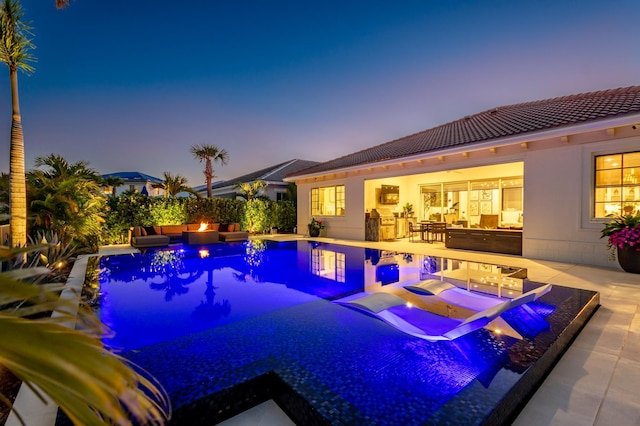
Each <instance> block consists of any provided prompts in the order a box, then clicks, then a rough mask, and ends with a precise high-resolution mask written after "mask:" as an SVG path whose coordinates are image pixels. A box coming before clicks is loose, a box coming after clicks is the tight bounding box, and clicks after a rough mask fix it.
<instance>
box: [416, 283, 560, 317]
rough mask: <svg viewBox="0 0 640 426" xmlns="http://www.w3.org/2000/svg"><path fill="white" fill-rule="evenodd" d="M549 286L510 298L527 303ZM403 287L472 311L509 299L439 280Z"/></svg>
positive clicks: (544, 292) (544, 291)
mask: <svg viewBox="0 0 640 426" xmlns="http://www.w3.org/2000/svg"><path fill="white" fill-rule="evenodd" d="M551 287H552V286H551V284H546V285H543V286H540V287H537V288H535V289H533V290H531V291H528V292H526V293H524V294H522V295H521V296H519V297H516V298H514V299H512V300H513V301H515V300H518V302H517V303H519V304H523V303H529V302H532V301H534V300H537V299H538V298H539V297H541V296H542V295H544V294H547V293H548V292H550V291H551ZM404 288H405V289H406V290H409V291H410V292H412V293H415V294H418V295H420V296H437V297H439V298H440V299H442V300H444V301H446V302H449V303H452V304H454V305H456V306H460V307H463V308H466V309H469V310H472V311H479V310H483V309H487V308H490V307H491V306H495V305H498V304H500V303H502V302H504V301H506V300H509V299H499V298H497V297H493V296H484V295H482V294H478V293H472V292H470V291H467V290H465V289H462V288H460V287H457V286H455V285H453V284H451V283H448V282H446V281H439V280H425V281H421V282H419V283H417V284H412V285H406V286H404Z"/></svg>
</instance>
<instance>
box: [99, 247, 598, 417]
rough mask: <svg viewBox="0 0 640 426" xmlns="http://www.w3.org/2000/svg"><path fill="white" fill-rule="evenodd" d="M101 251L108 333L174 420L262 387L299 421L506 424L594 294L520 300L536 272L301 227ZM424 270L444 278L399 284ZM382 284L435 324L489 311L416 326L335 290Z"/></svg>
mask: <svg viewBox="0 0 640 426" xmlns="http://www.w3.org/2000/svg"><path fill="white" fill-rule="evenodd" d="M99 266H100V285H101V294H102V296H101V299H100V308H99V311H98V312H99V315H100V318H101V320H102V321H103V322H104V323H105V324H106V325H107V326H108V327H109V328H110V329H111V330H112V331H113V332H114V333H113V334H112V335H110V336H109V337H108V338H105V343H106V344H108V345H109V346H111V347H113V348H116V349H117V350H118V351H119V352H120V353H121V354H122V355H123V356H124V357H125V358H127V359H129V360H131V361H133V362H134V363H135V364H137V365H139V366H140V367H142V368H144V369H145V370H146V371H148V372H149V373H150V374H152V375H153V376H154V377H155V378H156V379H157V380H158V381H159V382H160V383H161V384H162V386H164V388H165V389H166V390H167V392H168V394H169V397H170V399H171V403H172V406H173V417H172V420H171V422H170V424H176V425H183V424H189V425H196V424H214V423H217V422H221V421H223V420H225V419H228V418H230V417H232V416H234V415H236V414H238V413H240V412H242V411H245V410H247V409H249V408H251V407H253V406H255V405H258V404H260V403H262V402H264V401H266V400H270V399H272V400H274V401H275V402H276V403H277V404H278V405H279V406H280V407H281V408H282V409H283V410H284V412H285V413H287V415H289V416H290V417H291V419H292V420H293V421H294V422H296V423H297V424H304V425H316V424H318V425H355V424H357V425H369V424H372V425H373V424H375V425H425V424H429V425H431V424H436V425H437V424H443V425H444V424H447V425H457V424H460V425H481V424H492V425H495V424H508V423H509V422H511V421H512V420H513V419H514V418H515V416H517V414H518V413H519V412H520V410H521V409H522V407H523V405H524V404H525V403H526V402H527V400H528V399H529V397H530V396H531V394H532V393H533V392H534V391H535V389H536V387H537V386H538V385H539V384H540V383H541V381H542V380H543V379H544V377H545V375H546V374H547V373H548V371H549V370H550V369H551V368H552V366H553V365H554V363H555V362H556V361H557V359H558V358H559V357H560V356H561V355H562V353H563V352H564V350H565V349H566V347H567V346H568V345H569V344H570V343H571V341H572V340H573V338H574V337H575V336H576V335H577V333H578V332H579V331H580V329H581V328H582V327H583V326H584V324H585V323H586V322H587V321H588V319H589V318H590V316H591V315H592V314H593V312H595V310H596V309H597V307H598V305H599V303H598V302H599V294H598V293H597V292H593V291H587V290H579V289H573V288H567V287H561V286H557V285H552V286H550V291H548V288H547V289H546V290H545V292H544V294H543V293H540V294H539V295H537V296H536V298H535V300H534V299H531V298H528V299H527V301H526V303H521V304H516V303H514V302H513V301H514V300H519V299H518V298H519V297H521V296H522V295H525V297H526V295H528V294H530V293H531V292H533V291H536V289H538V291H539V290H541V287H542V286H543V285H544V284H547V283H536V282H531V281H530V280H528V279H527V275H526V274H527V271H526V270H524V269H520V268H514V267H510V266H509V265H492V264H483V263H476V262H469V261H464V260H456V259H447V258H440V257H433V256H426V255H417V254H411V253H401V252H392V251H384V250H377V249H367V248H361V247H352V246H347V245H338V244H330V243H318V242H310V241H305V240H298V241H287V242H274V241H266V240H255V239H254V240H249V241H246V242H238V243H218V244H211V245H203V246H197V245H195V246H193V245H190V246H186V245H184V246H182V245H177V246H170V247H169V248H163V249H150V250H147V251H145V252H144V253H140V254H132V255H117V256H103V257H101V258H100V262H99ZM430 280H431V281H430ZM425 282H427V283H432V284H436V285H438V284H439V283H438V282H440V283H442V282H446V283H450V284H453V285H451V286H449V287H448V288H446V289H445V290H446V291H442V292H434V295H430V294H429V293H428V292H427V293H419V292H414V291H409V290H408V289H407V288H405V287H407V286H412V285H414V286H415V285H421V284H424V283H425ZM441 290H442V289H441ZM449 292H452V293H458V296H456V297H457V298H452V297H447V296H446V293H449ZM381 293H383V294H384V296H382V297H383V298H394V299H393V300H399V299H398V298H401V299H403V300H401V301H402V302H403V306H401V308H402V309H404V310H406V309H407V307H410V308H411V309H414V311H412V312H417V313H420V314H422V315H429V316H430V317H432V318H439V319H441V320H442V322H443V324H444V323H446V322H447V321H449V322H452V321H453V323H454V324H459V323H463V322H464V321H465V319H468V318H476V317H478V315H477V313H478V312H481V311H482V312H485V311H484V309H485V308H486V306H489V311H490V312H492V314H491V315H489V316H484V315H482V314H480V315H479V317H480V318H481V319H483V321H482V322H477V321H471V322H469V321H467V322H466V323H465V324H463V325H469V324H472V325H476V326H473V327H465V328H464V329H463V332H460V333H458V334H456V335H455V338H446V337H442V336H450V335H448V334H446V333H445V332H444V331H443V332H442V333H440V332H438V333H435V334H433V333H432V336H431V337H427V338H423V337H420V336H416V335H415V333H414V334H413V335H412V334H411V333H408V332H407V329H406V323H405V321H404V320H399V321H397V322H393V321H392V322H389V321H387V320H388V318H387V317H383V318H382V317H381V316H382V314H383V313H384V312H387V310H385V309H386V308H389V306H374V307H373V308H372V307H371V305H368V306H366V309H359V308H361V307H362V306H361V305H362V304H361V305H358V306H356V305H354V304H350V303H344V302H345V301H346V302H348V301H350V300H351V301H352V300H355V299H358V300H365V299H360V298H361V297H367V296H371V295H376V296H375V297H378V296H380V294H381ZM538 296H539V297H538ZM474 298H475V299H477V300H478V301H479V302H478V304H477V305H475V304H473V303H470V302H469V300H473V299H474ZM520 300H521V299H520ZM504 301H507V302H510V301H511V305H509V304H508V303H507V304H504V303H503V304H501V306H502V305H505V306H506V307H508V309H507V308H505V309H497V308H495V306H496V305H497V304H499V303H500V302H504ZM404 302H406V306H404ZM516 305H518V306H516ZM391 309H394V308H389V309H388V310H389V311H390V310H391ZM474 315H475V317H474ZM421 318H424V316H423V317H421ZM381 319H382V320H381ZM405 319H407V320H408V319H411V318H409V317H405ZM477 324H480V325H477ZM424 325H425V326H427V325H428V324H426V323H425V324H424ZM434 336H435V337H434Z"/></svg>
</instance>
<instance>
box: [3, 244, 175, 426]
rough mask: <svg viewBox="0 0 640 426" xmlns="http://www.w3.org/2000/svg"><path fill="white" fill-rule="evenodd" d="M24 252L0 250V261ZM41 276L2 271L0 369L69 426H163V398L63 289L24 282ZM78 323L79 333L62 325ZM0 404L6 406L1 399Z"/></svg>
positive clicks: (166, 403) (41, 271) (41, 273)
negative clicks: (46, 401) (48, 403)
mask: <svg viewBox="0 0 640 426" xmlns="http://www.w3.org/2000/svg"><path fill="white" fill-rule="evenodd" d="M27 251H28V250H27V249H13V250H11V249H9V248H7V247H0V261H4V262H6V261H8V260H10V259H11V258H13V257H15V256H18V255H24V254H25V253H26V252H27ZM47 271H48V269H47V268H38V269H33V273H32V274H30V273H29V272H30V270H29V269H27V270H24V269H22V270H18V272H20V273H19V274H16V273H15V272H16V271H5V272H0V335H2V339H0V364H2V365H3V366H5V367H6V368H8V369H9V370H10V371H11V372H13V373H14V374H15V375H16V376H17V377H18V378H19V379H21V380H22V381H23V382H24V383H26V384H28V385H29V386H30V387H31V388H33V389H35V388H34V386H35V387H37V389H39V390H40V391H41V392H44V393H45V394H47V395H48V396H49V397H50V398H51V399H52V400H53V401H54V403H56V404H57V405H58V406H60V408H61V409H62V410H63V411H64V412H65V413H66V415H67V416H68V417H69V418H70V419H71V420H72V421H73V422H74V423H75V424H87V425H88V424H105V423H106V424H121V425H129V424H132V423H133V422H134V421H135V422H136V423H156V424H159V423H163V422H164V421H165V420H166V419H167V417H168V413H169V410H170V406H169V401H168V399H167V398H166V394H165V392H164V391H163V390H162V388H161V387H159V385H157V384H155V383H154V382H153V381H152V379H150V378H147V377H145V376H143V375H141V374H140V373H139V372H138V371H136V369H135V366H133V365H131V364H130V363H129V362H128V361H127V360H125V359H124V358H122V357H120V356H118V355H116V354H114V353H112V352H110V351H108V350H106V349H105V348H104V346H103V345H102V342H101V336H102V335H103V333H104V332H105V330H104V329H103V326H102V325H101V323H100V322H99V321H98V320H97V319H96V318H95V316H93V313H92V312H91V311H90V310H88V309H83V308H81V309H80V310H79V311H78V310H77V305H76V304H74V303H73V302H71V301H68V299H62V298H60V297H59V294H60V292H61V291H62V290H63V289H64V285H62V284H56V283H54V284H43V283H39V282H38V281H37V280H33V279H31V280H30V281H25V280H24V279H25V278H27V277H46V276H47V275H46V274H45V273H46V272H47ZM17 276H20V277H22V278H23V280H19V279H17V278H16V277H17ZM51 312H54V314H53V315H50V313H51ZM76 323H78V324H79V327H78V328H77V329H76V328H71V327H68V326H67V325H71V324H76ZM0 402H2V403H5V404H6V403H9V400H8V399H7V398H6V397H4V396H2V395H0ZM17 414H18V416H19V414H20V413H17Z"/></svg>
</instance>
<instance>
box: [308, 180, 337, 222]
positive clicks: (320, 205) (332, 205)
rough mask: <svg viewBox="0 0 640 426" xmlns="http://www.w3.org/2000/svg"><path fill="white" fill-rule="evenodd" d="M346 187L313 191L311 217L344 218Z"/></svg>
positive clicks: (330, 187)
mask: <svg viewBox="0 0 640 426" xmlns="http://www.w3.org/2000/svg"><path fill="white" fill-rule="evenodd" d="M344 207H345V195H344V185H337V186H325V187H323V188H312V189H311V215H313V216H344Z"/></svg>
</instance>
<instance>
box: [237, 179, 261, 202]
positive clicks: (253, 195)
mask: <svg viewBox="0 0 640 426" xmlns="http://www.w3.org/2000/svg"><path fill="white" fill-rule="evenodd" d="M266 187H267V183H266V182H265V181H263V180H255V181H253V182H241V183H238V184H236V188H237V189H238V192H236V195H237V196H238V197H242V198H244V199H245V200H247V201H249V200H256V199H263V200H264V199H269V197H267V196H266V195H264V194H263V192H264V189H265V188H266Z"/></svg>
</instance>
